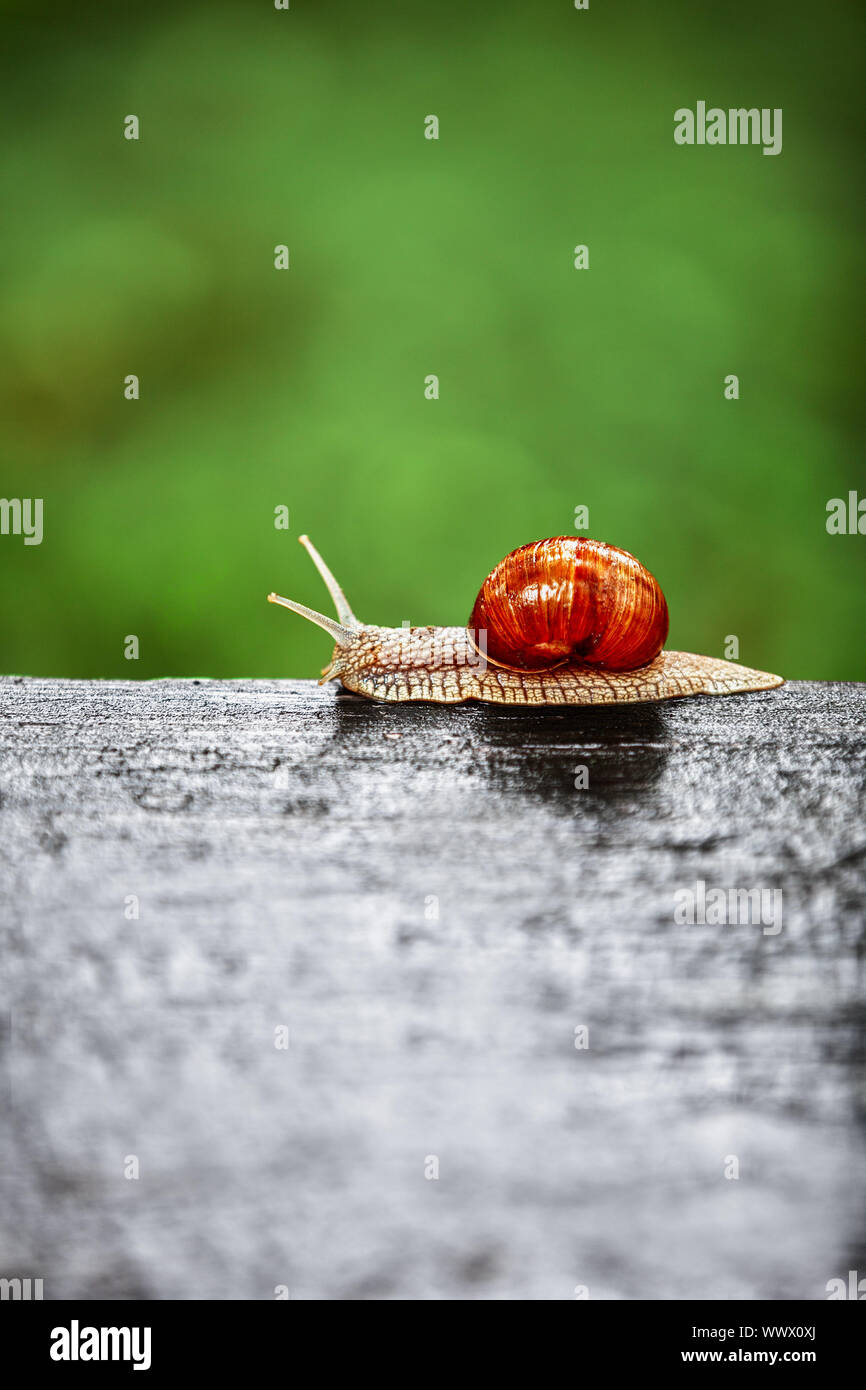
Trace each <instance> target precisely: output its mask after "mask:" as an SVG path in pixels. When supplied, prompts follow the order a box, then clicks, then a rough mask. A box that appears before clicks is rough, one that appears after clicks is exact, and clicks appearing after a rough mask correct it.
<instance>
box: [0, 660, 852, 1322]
mask: <svg viewBox="0 0 866 1390" xmlns="http://www.w3.org/2000/svg"><path fill="white" fill-rule="evenodd" d="M864 720H866V688H864V687H863V686H857V685H847V686H846V685H824V684H804V683H800V682H792V683H789V684H787V685H785V686H783V687H782V688H780V689H776V690H770V691H766V692H763V693H757V694H752V695H747V696H737V695H734V696H731V698H730V699H726V700H711V699H705V698H697V699H684V700H676V701H671V702H668V703H663V704H638V705H618V706H611V707H600V708H580V707H575V708H568V707H564V708H551V709H542V710H536V709H531V710H530V709H526V708H509V707H506V706H502V705H499V706H497V705H483V704H470V705H466V706H462V707H457V708H449V707H446V706H436V705H426V704H416V705H408V706H405V705H403V706H401V705H393V704H377V703H373V702H371V701H368V700H363V699H359V698H357V697H355V696H352V695H348V694H345V693H343V692H342V691H341V690H340V688H339V687H338V686H333V685H329V686H324V687H317V686H315V685H314V684H313V683H312V682H306V681H237V682H217V681H201V682H193V681H162V682H152V683H134V682H104V683H91V682H78V681H50V680H20V679H7V680H4V681H2V682H0V889H2V901H3V904H4V908H3V917H2V927H0V947H2V964H3V968H2V974H0V992H2V1007H3V1015H2V1016H3V1019H4V1023H5V1027H4V1051H3V1071H2V1078H3V1089H2V1094H0V1105H2V1111H3V1113H2V1123H0V1252H2V1254H0V1266H2V1267H0V1275H4V1276H6V1277H13V1276H16V1275H18V1276H21V1275H31V1276H34V1277H43V1278H44V1279H45V1293H46V1297H48V1298H61V1297H79V1296H82V1297H108V1298H112V1297H113V1298H118V1297H128V1296H135V1295H140V1296H144V1297H155V1298H160V1297H179V1298H222V1299H232V1298H265V1299H269V1298H272V1297H273V1291H274V1287H275V1286H276V1285H277V1284H287V1285H288V1286H289V1288H290V1289H291V1292H292V1296H293V1298H301V1299H303V1298H374V1299H379V1298H410V1299H415V1298H418V1299H428V1298H458V1299H478V1298H503V1299H511V1298H518V1299H519V1298H542V1299H565V1300H568V1299H571V1298H572V1297H573V1290H574V1288H575V1286H577V1285H586V1286H588V1288H589V1292H590V1297H591V1298H683V1297H698V1298H709V1297H713V1296H717V1297H722V1298H766V1297H776V1296H778V1297H781V1298H799V1297H802V1298H815V1299H823V1298H824V1297H826V1292H825V1287H826V1283H827V1281H828V1280H829V1279H831V1278H834V1277H837V1276H841V1277H845V1275H846V1273H847V1271H848V1270H849V1269H851V1268H858V1269H859V1270H860V1273H861V1275H863V1274H864V1272H866V1251H864V1246H863V1244H862V1241H861V1237H862V1228H861V1227H860V1225H859V1221H860V1217H861V1204H860V1199H859V1184H858V1181H857V1174H858V1173H859V1171H861V1170H862V1162H863V1147H864V1146H863V1130H862V1118H863V1089H862V1021H863V1012H862V1001H863V993H862V973H863V960H864V921H863V892H864V861H866V835H864V828H863V827H864V820H866V817H864V811H866V792H864V786H866V747H864ZM579 768H585V769H586V770H587V775H588V786H586V787H585V788H584V789H582V790H578V789H576V786H575V782H576V781H581V775H580V774H579V773H578V772H577V771H576V770H577V769H579ZM698 880H703V881H705V882H706V883H707V885H717V886H721V887H723V888H750V887H752V886H754V885H764V886H766V887H772V888H775V889H779V890H781V891H782V892H783V894H784V919H783V927H782V930H781V931H780V932H779V933H778V934H776V935H766V934H764V932H763V931H762V929H761V927H760V926H754V925H748V924H743V925H731V926H715V927H712V926H687V925H677V924H676V922H675V921H674V905H675V900H676V894H677V893H678V892H680V891H681V890H683V889H689V888H690V887H693V886H694V885H695V884H696V882H697V881H698ZM132 895H134V896H135V898H137V900H138V904H139V916H138V918H134V919H129V918H128V917H127V916H126V915H125V911H126V910H127V909H128V905H129V899H130V897H131V896H132ZM281 1025H286V1026H287V1027H288V1028H289V1033H290V1046H289V1049H288V1050H287V1051H280V1050H277V1049H276V1048H275V1046H274V1040H275V1033H274V1030H275V1028H276V1027H278V1026H281ZM580 1027H586V1028H587V1029H588V1040H589V1047H588V1049H586V1050H578V1049H576V1048H575V1046H574V1043H575V1029H576V1028H580ZM130 1154H135V1155H137V1156H138V1158H139V1162H140V1165H141V1167H140V1172H141V1176H140V1179H139V1180H138V1181H137V1182H129V1181H126V1180H125V1179H124V1178H123V1165H124V1160H125V1158H126V1156H128V1155H130ZM430 1155H436V1156H437V1157H438V1159H439V1165H440V1167H439V1179H438V1181H427V1180H425V1177H424V1168H425V1160H426V1159H427V1158H428V1156H430ZM731 1155H734V1156H736V1157H737V1158H738V1160H739V1165H740V1176H739V1179H738V1180H736V1181H728V1180H726V1179H725V1177H724V1168H725V1164H726V1162H727V1160H728V1157H729V1156H731ZM778 1320H779V1321H783V1319H778Z"/></svg>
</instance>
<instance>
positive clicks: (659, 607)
mask: <svg viewBox="0 0 866 1390" xmlns="http://www.w3.org/2000/svg"><path fill="white" fill-rule="evenodd" d="M467 626H468V628H469V632H470V636H471V638H472V640H473V642H474V643H475V644H476V645H479V646H480V645H481V642H480V640H479V638H478V635H477V634H479V633H480V632H482V631H486V634H487V637H486V653H487V658H488V660H489V661H491V662H493V664H494V665H496V666H504V667H506V668H510V669H512V670H518V671H541V670H545V669H548V670H549V669H550V668H552V667H556V666H563V665H565V664H566V663H584V664H586V665H587V666H595V667H598V668H601V669H602V670H607V671H635V670H637V669H638V668H639V667H641V666H646V665H647V664H648V663H649V662H650V661H652V660H654V658H655V657H657V656H658V654H659V652H660V651H661V649H662V647H663V646H664V644H665V641H666V639H667V635H668V606H667V603H666V602H665V596H664V594H663V593H662V591H661V588H660V587H659V584H658V581H657V580H656V579H654V578H653V576H652V575H651V574H650V572H649V570H648V569H645V568H644V566H643V565H642V564H641V563H640V562H639V561H638V560H636V559H635V558H634V556H633V555H629V553H628V551H627V550H619V549H617V547H616V546H615V545H607V544H606V543H605V542H604V541H593V540H588V539H584V538H582V537H580V536H554V537H552V538H551V539H550V540H546V541H534V542H533V543H532V544H530V545H522V546H521V547H520V548H519V549H518V550H513V551H512V552H511V554H510V555H506V557H505V559H504V560H500V562H499V564H498V565H497V566H496V568H495V569H494V570H492V571H491V572H490V574H488V576H487V578H486V579H485V581H484V583H483V584H482V586H481V592H480V593H479V595H478V597H477V599H476V600H475V607H474V608H473V609H472V615H471V617H470V619H469V623H468V625H467ZM482 650H483V647H482Z"/></svg>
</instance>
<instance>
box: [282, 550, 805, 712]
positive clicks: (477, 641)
mask: <svg viewBox="0 0 866 1390" xmlns="http://www.w3.org/2000/svg"><path fill="white" fill-rule="evenodd" d="M300 542H301V544H302V545H303V546H304V547H305V548H306V550H307V552H308V553H309V555H310V557H311V559H312V561H313V563H314V564H315V566H316V568H317V570H318V571H319V574H320V575H321V577H322V579H323V580H324V582H325V586H326V588H327V590H328V593H329V594H330V596H331V600H332V602H333V604H334V608H335V610H336V613H337V617H336V619H334V618H329V617H328V616H327V615H326V614H323V613H319V612H317V611H316V610H315V609H313V608H308V607H307V606H306V605H305V604H303V603H297V602H295V601H294V600H293V599H288V598H282V597H281V596H280V595H279V594H269V595H268V601H269V602H270V603H276V604H280V605H281V606H282V607H283V608H288V609H290V610H291V611H292V612H293V613H298V614H299V615H300V616H301V617H302V618H306V619H307V621H308V622H311V623H315V624H316V625H317V626H318V627H320V628H322V629H323V630H324V631H325V632H327V633H329V634H330V636H331V637H332V638H333V640H334V643H335V646H334V650H333V654H332V656H331V660H330V662H329V663H328V665H327V666H326V667H325V669H324V671H323V672H322V677H321V681H320V684H322V683H324V682H325V681H328V680H339V681H341V682H342V684H343V685H344V686H345V688H346V689H347V690H351V691H353V692H354V693H355V694H358V695H365V696H367V697H368V698H369V699H371V700H385V701H389V702H392V703H404V702H410V701H417V700H426V701H431V702H432V703H435V704H460V703H462V702H464V701H467V700H480V701H485V702H487V703H490V704H498V705H532V706H538V705H611V704H640V703H643V702H647V701H656V700H672V699H678V698H681V697H683V696H687V695H736V694H746V693H750V692H753V691H761V690H771V689H773V688H774V687H775V686H779V685H782V684H783V680H782V677H781V676H774V675H772V674H770V673H769V672H767V671H756V670H752V669H750V668H749V667H747V666H740V665H739V664H738V663H736V662H731V661H722V660H720V659H719V658H717V657H711V656H699V655H696V654H694V653H692V652H671V651H665V650H664V644H665V641H666V640H667V635H668V606H667V601H666V599H665V596H664V594H663V593H662V590H661V586H660V585H659V583H658V581H657V580H656V579H655V577H654V576H653V575H652V574H651V573H650V571H649V570H648V569H646V568H645V566H644V565H642V564H641V563H640V561H639V560H636V559H635V557H634V556H633V555H630V554H629V552H628V551H627V550H620V549H619V548H618V547H617V546H614V545H608V544H607V543H606V542H605V541H596V540H590V539H588V538H584V537H575V536H552V537H550V538H549V539H547V540H542V541H533V542H531V543H530V544H529V545H522V546H520V547H519V548H518V549H517V550H513V551H511V553H510V554H509V555H506V556H505V558H504V559H503V560H501V561H500V562H499V564H498V565H496V567H495V568H494V569H493V570H491V572H490V574H489V575H488V576H487V578H486V579H485V580H484V582H483V584H482V586H481V588H480V590H479V592H478V595H477V597H476V599H475V603H474V604H473V607H472V610H471V613H470V615H469V620H468V623H467V626H466V627H420V628H413V627H402V628H390V627H375V626H373V625H372V624H370V623H362V622H360V620H359V619H358V618H356V617H355V614H354V613H353V611H352V608H351V606H350V605H349V602H348V599H347V598H346V596H345V594H344V593H343V590H342V588H341V587H340V585H339V584H338V583H337V580H336V579H335V578H334V575H333V574H332V573H331V570H330V569H329V568H328V566H327V565H326V564H325V561H324V560H323V559H322V557H321V555H320V554H319V552H318V551H317V550H316V548H315V546H314V545H313V544H312V542H311V541H310V539H309V537H308V536H301V537H300Z"/></svg>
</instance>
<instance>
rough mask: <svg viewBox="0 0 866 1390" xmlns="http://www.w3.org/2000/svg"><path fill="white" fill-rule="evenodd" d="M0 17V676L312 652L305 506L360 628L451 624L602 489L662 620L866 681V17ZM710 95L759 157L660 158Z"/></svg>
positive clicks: (746, 649)
mask: <svg viewBox="0 0 866 1390" xmlns="http://www.w3.org/2000/svg"><path fill="white" fill-rule="evenodd" d="M2 13H3V24H4V29H5V30H6V34H7V43H6V46H5V56H4V58H3V60H2V97H0V101H2V106H3V129H4V135H3V141H2V155H0V159H2V187H3V190H4V194H5V217H4V219H3V226H2V276H3V296H2V309H0V358H2V380H0V408H2V416H3V422H4V426H5V443H4V453H3V460H2V475H0V493H2V495H3V496H6V497H25V496H27V497H29V496H41V497H43V498H44V507H45V538H44V541H43V544H42V545H41V546H31V547H25V546H24V545H23V544H22V540H21V538H20V537H12V536H2V537H0V567H2V574H0V579H2V585H3V599H4V602H3V615H2V654H0V668H2V669H3V670H5V671H7V672H23V673H28V674H43V675H66V676H104V677H126V678H128V677H130V676H132V677H150V676H167V675H213V676H239V675H243V676H288V675H295V676H312V675H316V674H318V671H319V669H320V667H321V666H322V665H323V664H324V663H325V661H326V660H327V658H328V655H329V652H330V646H331V644H330V641H329V639H328V638H327V637H326V636H325V635H324V634H323V633H321V632H319V631H318V630H316V629H314V628H312V627H309V626H308V625H307V624H305V623H303V622H302V621H301V620H300V619H297V618H295V617H293V616H291V615H289V614H288V613H286V612H285V611H283V610H281V609H275V608H273V607H271V606H269V605H268V604H266V602H265V596H266V594H267V593H268V591H269V590H271V589H277V590H278V591H280V592H281V593H284V594H287V595H289V596H290V597H294V598H297V599H300V600H302V601H304V602H307V603H310V604H312V605H313V606H315V607H325V608H327V607H328V601H327V596H326V594H325V591H324V589H323V587H322V585H321V583H320V581H319V580H318V577H317V576H316V574H315V572H314V570H313V568H312V565H311V564H310V562H309V560H308V558H307V557H306V555H305V554H304V552H303V551H302V549H301V548H300V547H299V546H298V545H297V544H296V543H295V542H296V538H297V536H298V534H300V533H301V532H304V531H307V532H309V533H310V535H311V536H312V537H313V539H314V540H315V541H316V543H317V544H318V545H319V547H320V548H321V550H322V551H323V553H324V555H325V557H326V559H327V560H328V561H329V562H330V564H331V565H332V567H333V568H334V570H335V571H336V573H337V575H338V577H339V578H340V579H341V580H342V582H343V584H344V586H345V588H346V590H347V592H348V595H349V598H350V600H351V601H352V603H353V605H354V607H355V609H356V612H357V613H358V614H359V616H360V617H361V618H362V619H363V620H365V621H368V622H378V623H383V624H384V623H391V624H395V625H399V624H400V623H401V622H402V621H403V620H404V619H409V620H410V621H412V622H413V623H426V622H434V623H442V624H447V623H460V622H464V621H465V620H466V619H467V617H468V615H469V611H470V609H471V606H472V603H473V600H474V597H475V594H476V591H477V589H478V587H479V585H480V582H481V580H482V578H483V576H484V575H485V573H486V572H487V571H488V570H489V569H490V568H492V566H493V565H494V564H495V563H496V561H497V560H499V559H500V558H501V557H502V556H503V555H504V554H505V553H506V552H507V551H509V550H511V549H513V548H514V547H516V546H518V545H521V544H523V543H524V542H525V541H528V540H533V539H537V538H539V537H542V536H547V535H558V534H569V533H573V531H574V509H575V507H576V506H578V505H579V504H585V505H587V506H588V507H589V512H590V525H589V527H588V530H587V532H586V534H589V535H591V536H596V537H599V538H602V539H605V540H608V541H611V542H612V543H614V544H616V545H620V546H623V547H625V548H626V549H628V550H631V551H633V552H634V553H635V554H636V555H637V556H638V557H639V558H640V559H641V560H643V561H644V563H645V564H647V565H648V566H649V567H650V568H651V569H652V570H653V571H654V573H655V574H656V575H657V577H658V578H659V580H660V582H661V584H662V586H663V588H664V590H665V592H666V594H667V598H668V602H669V604H670V609H671V635H670V643H669V644H670V645H671V646H672V647H680V648H686V649H690V650H693V651H700V652H706V653H709V654H711V655H717V656H721V655H723V644H724V639H725V637H726V635H727V634H729V633H733V634H736V635H737V636H738V637H739V639H740V659H741V661H743V662H744V663H746V664H747V665H752V666H758V667H761V668H764V669H768V670H775V671H779V672H781V673H783V674H784V675H787V676H789V677H816V678H827V679H831V678H836V679H863V678H866V654H864V643H863V634H864V627H866V624H864V618H866V538H863V537H858V536H830V535H828V534H827V531H826V529H825V520H826V503H827V501H828V499H829V498H831V497H835V496H845V495H846V494H847V492H848V490H849V489H850V488H857V489H859V491H860V494H861V495H864V493H866V470H864V468H863V465H862V461H861V460H862V435H861V434H860V432H859V426H860V425H861V424H862V407H861V397H862V381H861V374H860V370H859V364H858V353H857V349H858V347H859V340H860V334H861V319H862V310H861V308H860V306H859V305H858V303H857V302H856V296H855V293H854V286H855V285H856V284H857V282H858V280H859V278H860V274H861V260H862V238H861V235H860V232H861V226H860V223H861V204H862V190H861V187H860V185H859V179H860V167H861V162H862V161H861V153H860V148H859V146H860V141H861V138H862V114H863V113H862V104H861V99H860V97H859V76H860V75H859V72H858V67H859V63H860V52H861V50H862V42H863V27H864V23H863V15H862V13H859V12H858V6H856V5H855V4H853V3H851V4H846V5H840V6H837V7H831V8H827V7H821V6H817V5H815V4H813V3H802V0H800V2H799V3H793V4H791V3H789V4H782V3H779V4H767V3H763V4H762V3H759V2H758V3H751V4H736V3H735V4H725V5H715V6H702V7H700V8H698V7H696V6H687V5H684V4H682V3H677V4H673V3H672V0H667V3H663V4H657V5H653V6H647V5H645V4H637V3H634V0H632V3H629V4H627V5H625V6H623V5H612V4H603V3H601V0H591V4H590V9H589V10H588V11H585V12H579V11H576V10H575V9H574V8H573V4H572V3H571V0H558V3H528V0H520V2H519V3H510V2H509V0H501V3H496V4H493V3H487V4H479V5H477V6H470V5H469V4H467V3H466V0H462V2H461V3H459V4H458V3H437V4H436V5H430V4H414V5H408V4H405V5H399V6H397V5H394V4H393V3H392V4H390V5H385V4H379V3H364V4H350V3H327V0H315V2H314V0H308V3H305V2H304V0H292V7H291V9H290V10H289V11H287V12H281V11H276V10H275V9H274V8H273V5H272V3H271V0H257V2H256V3H253V0H248V2H247V3H241V0H238V2H237V3H234V4H219V3H212V2H211V3H202V2H201V0H189V2H188V3H183V0H172V3H154V0H148V3H147V4H140V5H138V4H123V5H121V4H114V5H110V4H105V3H101V4H97V3H93V0H91V3H79V4H73V5H70V4H60V3H54V4H52V3H47V4H42V5H39V6H35V5H33V4H32V3H24V0H21V3H17V4H16V3H12V4H9V3H7V4H4V5H2ZM698 99H706V100H707V102H708V103H709V104H711V105H713V104H718V105H720V106H723V107H726V108H727V107H729V106H746V107H750V106H758V107H782V108H783V109H784V128H783V131H784V147H783V151H782V153H781V154H780V155H779V156H778V157H776V158H771V157H766V156H763V155H762V154H761V152H760V149H759V148H758V147H721V148H698V147H693V148H681V147H678V146H676V145H675V144H674V141H673V113H674V110H675V109H676V108H677V107H680V106H692V107H694V105H695V103H696V101H697V100H698ZM130 113H134V114H136V115H138V117H139V118H140V121H141V138H140V140H139V141H138V142H137V143H136V142H133V141H127V140H125V139H124V138H123V119H124V117H125V116H126V115H127V114H130ZM428 114H436V115H437V116H438V117H439V119H440V122H441V129H440V139H439V140H438V142H434V141H430V140H426V139H424V117H425V116H426V115H428ZM278 243H286V244H288V246H289V247H290V251H291V269H290V270H289V271H287V272H278V271H276V270H275V269H274V265H273V260H274V247H275V245H277V244H278ZM577 243H586V244H587V245H588V246H589V248H590V269H589V270H588V271H576V270H575V269H574V268H573V248H574V246H575V245H576V244H577ZM731 372H733V373H736V374H737V375H738V376H739V379H740V399H739V400H738V401H735V402H731V401H726V400H725V399H724V396H723V380H724V377H725V376H726V374H728V373H731ZM128 373H136V374H137V375H138V376H139V377H140V380H141V399H140V400H139V401H127V400H125V399H124V395H123V382H124V378H125V376H126V375H127V374H128ZM430 373H435V374H437V375H438V376H439V379H440V392H441V394H440V399H439V400H438V401H429V400H426V399H425V396H424V379H425V377H426V376H427V375H428V374H430ZM279 505H285V506H288V507H289V509H290V517H291V529H290V530H289V531H288V532H286V531H280V530H276V529H275V527H274V508H275V507H277V506H279ZM130 633H135V634H137V635H138V637H139V640H140V659H139V660H138V661H137V662H135V661H127V660H125V659H124V655H123V651H124V637H125V636H126V634H130Z"/></svg>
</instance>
